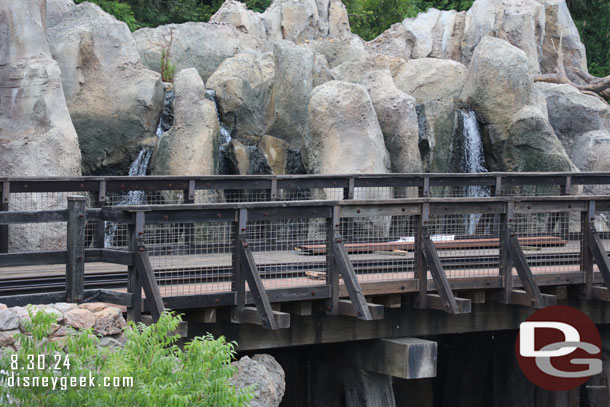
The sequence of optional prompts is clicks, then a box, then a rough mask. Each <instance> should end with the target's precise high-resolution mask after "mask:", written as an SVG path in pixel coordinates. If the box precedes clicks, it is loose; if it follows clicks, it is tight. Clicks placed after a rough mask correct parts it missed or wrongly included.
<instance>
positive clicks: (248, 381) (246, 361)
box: [231, 353, 286, 407]
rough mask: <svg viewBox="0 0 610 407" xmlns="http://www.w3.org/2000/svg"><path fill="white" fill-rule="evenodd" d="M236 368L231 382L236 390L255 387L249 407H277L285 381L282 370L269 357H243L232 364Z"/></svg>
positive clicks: (284, 388)
mask: <svg viewBox="0 0 610 407" xmlns="http://www.w3.org/2000/svg"><path fill="white" fill-rule="evenodd" d="M232 364H233V366H235V367H236V368H237V372H236V373H235V376H233V378H232V379H231V382H232V383H233V384H234V385H235V387H237V388H238V389H241V388H244V387H247V386H255V387H256V389H255V390H254V399H253V400H252V401H250V407H278V406H279V405H280V402H281V401H282V398H283V397H284V391H285V390H286V380H285V373H284V369H282V365H280V364H279V363H278V362H277V361H276V360H275V359H274V358H273V356H271V355H267V354H264V353H263V354H258V355H254V356H253V357H252V358H250V357H248V356H244V357H242V358H241V359H239V360H238V361H236V362H233V363H232Z"/></svg>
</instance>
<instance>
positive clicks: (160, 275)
mask: <svg viewBox="0 0 610 407" xmlns="http://www.w3.org/2000/svg"><path fill="white" fill-rule="evenodd" d="M232 226H233V224H232V223H231V222H202V223H195V224H183V223H170V224H164V225H146V226H145V228H144V242H145V244H146V247H147V248H148V253H149V256H150V260H151V264H152V266H153V269H154V270H155V277H156V279H157V283H158V284H159V286H160V289H161V293H162V295H163V296H176V295H193V294H206V293H216V292H223V291H231V275H232V272H231V270H232V252H233V247H234V239H233V235H234V231H233V227H232Z"/></svg>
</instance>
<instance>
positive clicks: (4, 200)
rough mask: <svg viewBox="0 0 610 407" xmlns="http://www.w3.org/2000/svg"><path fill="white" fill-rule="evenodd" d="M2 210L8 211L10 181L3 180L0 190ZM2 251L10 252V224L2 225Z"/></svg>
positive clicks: (0, 239) (0, 235) (0, 249)
mask: <svg viewBox="0 0 610 407" xmlns="http://www.w3.org/2000/svg"><path fill="white" fill-rule="evenodd" d="M0 193H1V194H2V195H0V211H4V212H6V211H8V204H9V199H10V196H11V183H10V182H9V181H3V182H2V190H0ZM0 253H8V225H0Z"/></svg>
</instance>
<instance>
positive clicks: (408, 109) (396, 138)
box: [362, 70, 422, 173]
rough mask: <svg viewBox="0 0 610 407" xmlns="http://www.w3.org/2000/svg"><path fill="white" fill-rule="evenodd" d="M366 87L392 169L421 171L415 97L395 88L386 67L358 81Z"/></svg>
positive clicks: (397, 170)
mask: <svg viewBox="0 0 610 407" xmlns="http://www.w3.org/2000/svg"><path fill="white" fill-rule="evenodd" d="M362 84H363V85H364V86H365V87H366V88H367V91H368V92H369V95H370V96H371V101H372V102H373V107H374V108H375V112H376V113H377V119H378V121H379V125H380V126H381V131H382V132H383V137H384V141H385V145H386V147H387V149H388V151H389V153H390V160H391V163H392V172H397V173H409V172H421V171H422V163H421V157H420V153H419V147H418V142H419V126H418V122H417V112H416V111H415V98H414V97H412V96H410V95H407V94H406V93H404V92H401V91H400V90H398V88H397V87H396V86H394V82H393V81H392V75H391V74H390V71H389V70H381V71H374V72H371V73H369V74H367V75H366V76H365V77H364V79H363V80H362Z"/></svg>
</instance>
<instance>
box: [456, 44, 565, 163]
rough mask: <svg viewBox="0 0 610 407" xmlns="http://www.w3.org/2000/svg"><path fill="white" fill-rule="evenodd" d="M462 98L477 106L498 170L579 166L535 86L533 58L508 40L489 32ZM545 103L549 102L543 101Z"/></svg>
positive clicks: (480, 46)
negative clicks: (566, 146)
mask: <svg viewBox="0 0 610 407" xmlns="http://www.w3.org/2000/svg"><path fill="white" fill-rule="evenodd" d="M461 99H462V101H463V102H464V103H467V104H469V105H470V106H472V108H473V109H474V110H475V111H476V113H477V117H478V118H479V120H480V121H481V124H482V128H483V136H484V137H485V138H486V140H487V142H488V143H489V145H490V146H491V154H490V155H489V156H488V157H487V158H488V160H487V162H488V164H491V169H492V170H501V171H569V170H571V169H573V168H575V167H574V165H573V164H572V162H571V161H570V159H569V157H568V156H567V154H566V152H565V149H564V148H563V146H562V145H561V143H560V142H559V140H558V139H557V136H556V135H555V132H554V130H553V128H552V127H551V125H550V123H549V121H548V116H547V112H546V109H545V110H542V109H540V108H538V107H537V106H538V105H539V104H540V103H541V98H540V97H539V94H538V92H537V91H536V89H535V88H534V82H533V79H532V75H531V73H530V70H529V67H528V59H527V56H526V54H525V52H523V51H522V50H520V49H518V48H516V47H514V46H512V45H510V44H509V43H508V42H506V41H503V40H500V39H498V38H493V37H485V38H483V39H482V40H481V42H480V43H479V46H478V47H477V49H476V50H475V52H474V55H473V58H472V62H471V63H470V67H469V69H468V75H467V77H466V81H465V83H464V88H463V90H462V93H461ZM542 103H544V102H542Z"/></svg>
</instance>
